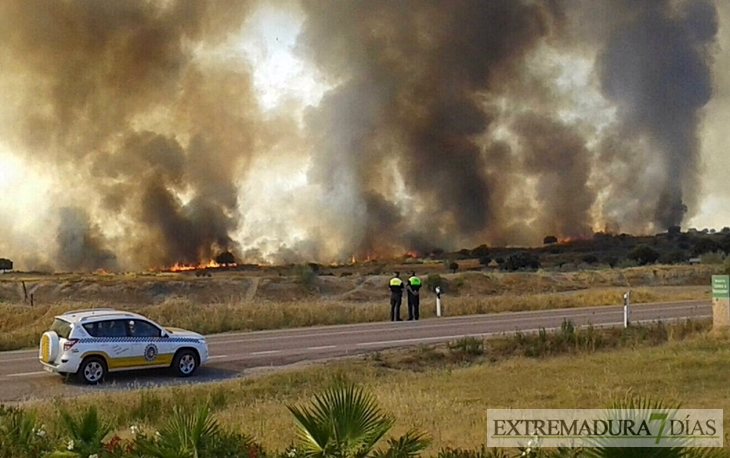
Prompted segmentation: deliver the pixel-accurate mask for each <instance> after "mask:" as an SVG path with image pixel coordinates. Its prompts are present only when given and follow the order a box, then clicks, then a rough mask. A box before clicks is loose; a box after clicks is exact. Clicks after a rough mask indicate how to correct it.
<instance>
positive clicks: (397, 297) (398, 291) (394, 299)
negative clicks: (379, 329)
mask: <svg viewBox="0 0 730 458" xmlns="http://www.w3.org/2000/svg"><path fill="white" fill-rule="evenodd" d="M389 287H390V321H403V320H402V319H401V317H400V305H401V303H402V302H403V289H404V287H405V285H404V284H403V280H401V279H400V272H393V278H391V279H390V284H389Z"/></svg>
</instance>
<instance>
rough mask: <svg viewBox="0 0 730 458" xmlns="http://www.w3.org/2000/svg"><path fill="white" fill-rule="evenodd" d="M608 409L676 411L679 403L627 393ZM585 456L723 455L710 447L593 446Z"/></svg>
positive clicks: (672, 457)
mask: <svg viewBox="0 0 730 458" xmlns="http://www.w3.org/2000/svg"><path fill="white" fill-rule="evenodd" d="M609 409H617V410H623V411H633V412H639V415H640V416H641V418H643V417H644V415H643V414H641V413H640V412H651V411H656V410H662V411H665V412H669V411H676V410H677V409H679V404H671V403H667V402H664V401H662V400H656V399H651V398H648V397H636V396H631V395H627V396H625V397H624V398H621V399H617V400H615V401H614V402H612V403H611V404H610V406H609ZM584 453H585V456H587V457H589V458H614V457H615V458H632V457H637V458H715V457H718V458H719V457H723V456H725V454H724V452H723V451H722V449H712V448H689V447H657V448H647V447H631V448H629V447H627V448H623V447H601V446H599V447H594V448H587V449H585V450H584Z"/></svg>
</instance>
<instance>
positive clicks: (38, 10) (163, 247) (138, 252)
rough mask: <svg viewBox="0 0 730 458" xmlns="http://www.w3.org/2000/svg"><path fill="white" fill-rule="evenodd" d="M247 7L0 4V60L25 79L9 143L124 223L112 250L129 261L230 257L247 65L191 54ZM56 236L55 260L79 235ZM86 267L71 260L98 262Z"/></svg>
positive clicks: (218, 39) (248, 102)
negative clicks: (62, 172)
mask: <svg viewBox="0 0 730 458" xmlns="http://www.w3.org/2000/svg"><path fill="white" fill-rule="evenodd" d="M250 3H251V2H248V1H236V2H220V3H219V2H208V1H179V2H178V1H171V2H147V1H135V2H128V1H126V0H109V1H103V2H97V1H93V0H74V1H70V0H59V1H56V0H32V1H24V0H23V1H20V0H17V1H16V0H9V1H5V2H2V5H0V27H1V28H2V29H3V30H4V31H5V32H4V33H3V37H2V38H0V64H1V65H2V67H3V69H4V71H5V72H12V73H13V74H15V75H22V77H23V79H21V80H19V81H20V82H19V83H18V84H26V87H25V90H23V91H20V93H19V96H18V98H17V106H16V107H15V108H16V110H15V120H16V121H15V124H14V125H12V126H10V129H8V133H7V137H8V138H11V139H12V141H13V143H14V144H16V145H19V148H18V149H19V150H20V151H25V152H27V154H29V155H30V156H31V158H32V160H33V161H41V162H45V163H48V164H54V165H55V166H56V167H58V169H59V170H66V171H65V174H66V175H67V176H68V177H69V178H70V180H69V182H68V185H69V186H72V187H74V188H79V189H83V188H84V187H85V188H87V189H88V191H89V192H91V193H92V194H98V195H99V196H100V197H101V202H102V205H103V208H105V209H106V210H107V211H108V213H107V215H108V218H110V219H113V218H115V217H116V218H123V221H120V222H123V223H124V224H125V225H126V226H127V228H128V229H127V231H128V233H127V236H126V237H125V238H124V242H123V243H122V246H121V247H119V249H120V250H123V251H124V256H125V259H126V260H127V261H131V263H129V264H131V265H134V266H137V267H139V266H142V267H148V266H153V267H161V266H166V265H170V264H172V263H175V262H183V263H197V262H199V261H202V260H205V262H207V261H208V260H209V259H212V258H213V257H214V256H215V255H217V254H218V253H220V252H223V251H226V250H236V249H237V246H236V243H234V241H233V240H232V239H231V237H230V231H231V230H232V229H234V228H236V227H237V226H238V224H239V222H240V221H239V219H238V217H237V215H236V211H237V204H238V196H237V180H238V179H240V178H241V177H242V176H243V173H244V172H245V166H246V163H247V159H248V158H249V157H250V155H251V154H252V149H253V148H252V146H251V141H252V140H251V138H252V131H253V130H254V129H255V126H254V124H253V122H252V120H253V119H254V118H255V116H252V115H251V114H252V113H253V112H255V111H256V107H255V102H254V100H253V96H252V94H251V84H250V81H249V77H248V69H247V68H246V66H245V65H241V62H238V65H231V64H230V63H227V62H225V61H223V62H216V63H207V62H205V61H203V60H202V59H201V58H200V57H199V56H198V55H196V52H197V51H198V50H199V49H200V48H201V47H202V48H204V47H205V46H214V45H217V44H220V43H223V42H224V40H225V39H226V38H227V36H228V35H229V34H231V33H234V32H236V31H237V30H238V29H239V28H240V27H241V24H242V23H243V20H244V19H245V18H246V16H247V14H248V12H249V9H250V5H249V4H250ZM10 74H11V73H8V75H10ZM9 79H11V80H12V78H11V77H9ZM139 126H150V128H149V130H148V131H145V130H143V129H144V128H143V129H140V128H139ZM181 194H184V195H187V196H190V197H189V202H188V203H185V202H181V201H179V198H178V195H181ZM88 203H89V204H91V201H89V202H88ZM60 231H61V232H60V233H59V243H60V244H61V245H60V246H59V249H60V250H61V252H64V250H66V249H67V247H65V246H63V244H64V243H76V239H77V236H76V235H74V234H75V233H74V232H73V231H72V236H71V238H70V239H69V234H68V233H67V231H66V229H65V228H63V227H62V228H61V229H60ZM98 248H99V249H102V250H104V248H103V247H98ZM71 249H73V250H75V249H76V248H73V247H72V248H71ZM71 259H76V258H74V257H71ZM95 259H96V257H95V256H90V257H89V256H82V257H81V258H79V259H78V262H77V261H74V262H73V263H72V266H77V267H83V268H94V267H102V266H101V265H95V264H94V260H95ZM63 262H65V261H61V263H63Z"/></svg>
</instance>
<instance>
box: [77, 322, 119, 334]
mask: <svg viewBox="0 0 730 458" xmlns="http://www.w3.org/2000/svg"><path fill="white" fill-rule="evenodd" d="M84 329H85V330H86V332H88V333H89V335H90V336H91V337H127V329H126V323H125V322H124V320H105V321H96V322H94V323H86V324H84Z"/></svg>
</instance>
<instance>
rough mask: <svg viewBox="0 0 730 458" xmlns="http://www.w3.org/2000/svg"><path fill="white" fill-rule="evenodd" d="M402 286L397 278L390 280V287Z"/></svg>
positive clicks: (401, 281) (401, 282)
mask: <svg viewBox="0 0 730 458" xmlns="http://www.w3.org/2000/svg"><path fill="white" fill-rule="evenodd" d="M402 284H403V280H401V279H400V278H397V277H393V278H391V279H390V286H400V285H402Z"/></svg>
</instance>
